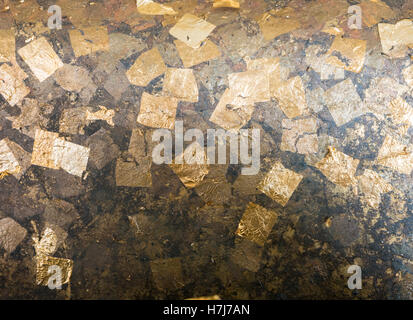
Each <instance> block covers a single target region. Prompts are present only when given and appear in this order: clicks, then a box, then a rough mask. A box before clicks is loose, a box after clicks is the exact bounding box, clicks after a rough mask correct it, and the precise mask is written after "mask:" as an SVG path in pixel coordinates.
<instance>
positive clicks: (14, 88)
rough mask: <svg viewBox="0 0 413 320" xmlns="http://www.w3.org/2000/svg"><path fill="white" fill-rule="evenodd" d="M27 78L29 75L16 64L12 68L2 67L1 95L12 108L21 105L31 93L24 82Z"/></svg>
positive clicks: (4, 65)
mask: <svg viewBox="0 0 413 320" xmlns="http://www.w3.org/2000/svg"><path fill="white" fill-rule="evenodd" d="M26 78H27V75H26V74H25V73H24V71H23V70H22V69H20V67H19V66H18V65H17V63H16V62H15V63H14V64H13V65H12V66H9V65H8V64H2V65H1V66H0V94H1V95H2V96H3V97H4V99H6V101H7V102H8V103H9V104H10V105H11V106H14V105H16V104H18V103H20V102H21V101H22V100H23V98H24V97H25V96H27V95H28V94H29V93H30V89H29V88H28V87H27V86H26V85H25V83H24V81H23V80H24V79H26Z"/></svg>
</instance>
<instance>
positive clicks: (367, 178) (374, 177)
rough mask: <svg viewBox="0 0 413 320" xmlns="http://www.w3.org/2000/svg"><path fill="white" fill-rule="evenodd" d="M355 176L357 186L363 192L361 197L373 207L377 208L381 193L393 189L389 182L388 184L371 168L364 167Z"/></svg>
mask: <svg viewBox="0 0 413 320" xmlns="http://www.w3.org/2000/svg"><path fill="white" fill-rule="evenodd" d="M356 178H357V180H358V187H359V189H360V191H361V192H362V193H363V194H364V196H363V197H362V199H363V200H364V201H366V202H367V203H368V204H369V205H370V206H371V207H372V208H375V209H378V208H379V205H380V202H381V195H382V194H383V193H386V192H390V191H392V190H393V187H392V186H391V184H388V183H387V182H386V181H385V180H384V179H383V178H382V177H380V176H379V174H378V173H377V172H375V171H373V170H369V169H366V170H364V173H363V174H362V175H361V176H357V177H356Z"/></svg>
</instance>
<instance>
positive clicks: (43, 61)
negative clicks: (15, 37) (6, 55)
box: [17, 38, 63, 82]
mask: <svg viewBox="0 0 413 320" xmlns="http://www.w3.org/2000/svg"><path fill="white" fill-rule="evenodd" d="M17 52H18V53H19V55H20V56H21V57H22V58H23V60H24V62H26V63H27V65H28V66H29V67H30V69H31V70H32V72H33V74H34V75H35V76H36V78H37V79H38V80H39V81H40V82H42V81H44V80H46V79H47V78H48V77H50V76H51V75H52V74H53V73H54V72H55V71H56V70H57V69H59V68H61V67H63V62H62V61H61V60H60V58H59V56H58V55H57V54H56V52H54V50H53V48H52V46H51V45H50V44H49V42H47V40H46V39H45V38H39V39H37V40H34V41H32V42H30V43H29V44H28V45H26V46H25V47H23V48H20V49H19V50H18V51H17Z"/></svg>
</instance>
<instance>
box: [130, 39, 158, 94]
mask: <svg viewBox="0 0 413 320" xmlns="http://www.w3.org/2000/svg"><path fill="white" fill-rule="evenodd" d="M165 71H166V65H165V63H164V62H163V59H162V56H161V54H160V53H159V51H158V49H157V48H156V47H155V48H152V49H151V50H149V51H146V52H144V53H142V54H141V55H140V56H139V57H138V59H136V61H135V63H134V64H133V65H132V67H131V68H130V69H129V70H128V71H127V72H126V76H127V78H128V80H129V82H130V83H132V84H134V85H135V86H141V87H145V86H147V85H148V84H149V82H151V81H152V80H153V79H155V78H156V77H158V76H160V75H161V74H163V73H164V72H165Z"/></svg>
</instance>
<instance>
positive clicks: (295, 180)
mask: <svg viewBox="0 0 413 320" xmlns="http://www.w3.org/2000/svg"><path fill="white" fill-rule="evenodd" d="M302 179H303V176H302V175H301V174H298V173H296V172H294V171H292V170H289V169H287V168H285V167H284V166H283V165H282V163H281V162H276V163H275V164H274V165H273V166H272V168H271V170H270V171H269V172H268V173H267V174H266V176H265V177H264V179H263V180H262V181H261V182H260V183H259V184H258V186H257V189H258V190H260V191H261V192H263V193H265V194H266V195H267V196H268V197H270V198H271V199H273V200H274V201H276V202H278V203H279V204H281V205H282V206H283V207H285V205H286V204H287V202H288V200H289V199H290V198H291V196H292V194H293V193H294V191H295V189H296V188H297V187H298V185H299V184H300V182H301V180H302Z"/></svg>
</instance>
